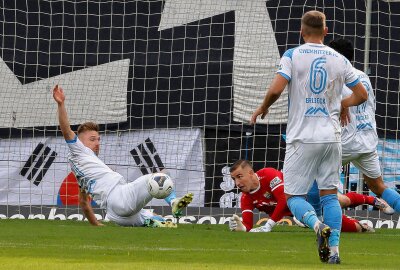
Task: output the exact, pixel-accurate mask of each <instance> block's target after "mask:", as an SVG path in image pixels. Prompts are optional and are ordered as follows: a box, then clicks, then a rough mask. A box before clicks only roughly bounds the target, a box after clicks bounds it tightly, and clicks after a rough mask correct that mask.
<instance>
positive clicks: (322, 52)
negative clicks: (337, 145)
mask: <svg viewBox="0 0 400 270" xmlns="http://www.w3.org/2000/svg"><path fill="white" fill-rule="evenodd" d="M277 73H278V74H280V75H282V76H283V77H284V78H286V79H287V80H288V82H289V83H288V86H287V89H288V95H289V112H288V124H287V131H286V132H287V142H288V143H293V142H296V141H298V142H302V143H332V142H340V141H341V127H340V121H339V114H340V104H341V103H340V102H341V98H342V89H343V85H346V86H348V87H352V86H354V85H356V84H357V83H358V82H359V79H358V77H357V75H356V74H355V73H354V71H353V67H352V65H351V64H350V62H349V61H348V60H347V59H346V58H345V57H344V56H343V55H341V54H340V53H338V52H336V51H335V50H333V49H331V48H329V47H328V46H325V45H322V44H314V43H306V44H303V45H301V46H299V47H296V48H293V49H290V50H287V51H286V52H285V53H284V54H283V56H282V58H281V62H280V68H279V70H278V71H277Z"/></svg>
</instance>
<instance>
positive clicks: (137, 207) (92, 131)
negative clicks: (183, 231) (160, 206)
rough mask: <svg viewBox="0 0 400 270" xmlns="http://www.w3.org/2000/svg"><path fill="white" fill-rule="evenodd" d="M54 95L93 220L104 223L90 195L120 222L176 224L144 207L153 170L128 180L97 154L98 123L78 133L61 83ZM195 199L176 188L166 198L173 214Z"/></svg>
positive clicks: (82, 199)
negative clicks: (98, 218) (166, 220)
mask: <svg viewBox="0 0 400 270" xmlns="http://www.w3.org/2000/svg"><path fill="white" fill-rule="evenodd" d="M53 98H54V100H55V101H56V102H57V104H58V120H59V123H60V128H61V131H62V133H63V136H64V139H65V141H66V142H67V144H68V148H69V153H68V161H69V163H70V165H71V169H72V171H73V172H74V174H75V176H76V179H77V181H78V184H79V187H80V192H79V204H80V206H81V208H82V210H83V212H84V214H85V216H86V218H87V219H88V221H89V222H90V224H92V225H94V226H100V225H103V224H102V223H101V222H99V221H98V220H97V219H96V217H95V215H94V212H93V209H92V207H91V204H90V202H89V196H91V197H92V199H93V200H94V201H95V202H96V203H97V204H98V205H99V206H100V207H101V208H103V209H105V210H106V213H107V215H106V217H107V218H108V219H109V220H111V221H113V222H115V223H116V224H118V225H121V226H149V227H175V226H176V225H175V224H171V223H165V222H163V218H162V217H160V216H158V215H155V214H153V213H151V212H150V211H149V210H145V209H143V207H144V206H146V204H147V203H148V202H150V201H151V199H153V197H152V196H151V195H150V193H149V191H148V187H147V182H148V180H149V179H150V177H151V174H147V175H143V176H141V177H139V178H138V179H136V180H135V181H133V182H130V183H128V182H126V180H125V179H124V178H123V177H122V175H120V174H119V173H117V172H115V171H113V170H111V169H110V168H109V167H108V166H107V165H106V164H104V162H103V161H101V160H100V159H99V158H98V157H97V155H98V154H99V149H100V136H99V128H98V125H97V124H95V123H93V122H86V123H84V124H82V125H80V126H79V127H78V132H77V133H78V135H76V134H75V133H74V132H73V131H72V130H71V127H70V124H69V120H68V114H67V110H66V108H65V95H64V91H63V90H62V88H61V87H59V86H57V85H56V86H55V87H54V89H53ZM192 199H193V194H192V193H188V194H186V195H185V196H183V197H181V198H176V195H175V192H174V191H173V192H172V193H171V194H170V195H169V196H168V197H166V198H165V199H164V200H165V201H166V202H167V203H168V204H169V205H171V207H172V214H173V215H174V216H179V215H182V209H183V208H184V207H186V206H187V205H188V204H189V203H190V202H191V201H192Z"/></svg>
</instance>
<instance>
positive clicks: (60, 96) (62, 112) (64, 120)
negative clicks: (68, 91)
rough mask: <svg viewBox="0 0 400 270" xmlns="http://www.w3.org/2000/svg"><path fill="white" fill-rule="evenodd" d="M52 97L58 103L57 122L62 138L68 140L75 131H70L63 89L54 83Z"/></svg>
mask: <svg viewBox="0 0 400 270" xmlns="http://www.w3.org/2000/svg"><path fill="white" fill-rule="evenodd" d="M53 98H54V100H55V101H56V102H57V105H58V122H59V124H60V128H61V132H62V134H63V136H64V139H65V140H67V141H69V140H73V139H74V138H75V133H74V132H73V131H72V129H71V126H70V124H69V120H68V114H67V110H66V108H65V95H64V91H63V89H62V88H61V87H60V86H58V85H56V86H55V87H54V89H53Z"/></svg>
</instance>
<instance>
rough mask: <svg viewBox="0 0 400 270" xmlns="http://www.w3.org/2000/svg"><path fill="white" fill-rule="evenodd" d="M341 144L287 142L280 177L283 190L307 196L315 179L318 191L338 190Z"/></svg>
mask: <svg viewBox="0 0 400 270" xmlns="http://www.w3.org/2000/svg"><path fill="white" fill-rule="evenodd" d="M341 147H342V146H341V144H340V143H312V144H311V143H298V142H297V143H290V144H286V154H285V162H284V164H283V179H284V189H285V193H286V194H289V195H306V194H307V193H308V191H309V190H310V188H311V186H312V185H313V182H314V180H317V183H318V187H319V189H320V190H331V189H337V188H338V186H339V182H340V180H339V179H340V175H339V171H340V165H341V164H340V160H341V159H340V157H341V152H342V149H341Z"/></svg>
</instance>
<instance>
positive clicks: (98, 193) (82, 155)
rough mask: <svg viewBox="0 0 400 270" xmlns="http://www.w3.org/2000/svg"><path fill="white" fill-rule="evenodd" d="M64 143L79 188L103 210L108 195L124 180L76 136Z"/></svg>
mask: <svg viewBox="0 0 400 270" xmlns="http://www.w3.org/2000/svg"><path fill="white" fill-rule="evenodd" d="M66 142H67V145H68V148H69V153H68V161H69V163H70V165H71V170H72V171H73V173H74V174H75V176H76V179H77V181H78V185H79V187H80V188H81V190H84V191H85V192H86V193H88V194H90V195H91V196H92V198H93V200H94V201H95V202H96V203H97V204H98V205H99V206H100V207H102V208H105V207H106V204H107V197H108V194H109V193H110V191H111V190H112V189H113V188H114V187H115V186H116V185H117V184H118V183H124V182H125V180H124V178H123V177H122V175H120V174H119V173H117V172H114V171H113V170H111V169H110V168H109V167H108V166H107V165H106V164H104V162H103V161H101V160H100V159H99V158H98V157H97V156H96V154H95V153H94V152H93V151H92V150H91V149H90V148H88V147H86V146H84V145H83V143H82V142H81V141H80V140H79V139H78V137H77V136H75V138H74V139H73V140H67V141H66Z"/></svg>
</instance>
